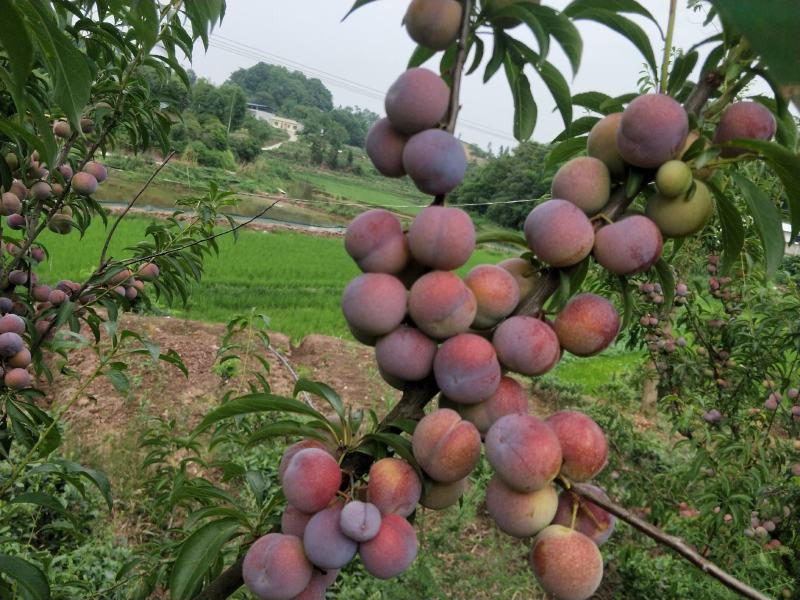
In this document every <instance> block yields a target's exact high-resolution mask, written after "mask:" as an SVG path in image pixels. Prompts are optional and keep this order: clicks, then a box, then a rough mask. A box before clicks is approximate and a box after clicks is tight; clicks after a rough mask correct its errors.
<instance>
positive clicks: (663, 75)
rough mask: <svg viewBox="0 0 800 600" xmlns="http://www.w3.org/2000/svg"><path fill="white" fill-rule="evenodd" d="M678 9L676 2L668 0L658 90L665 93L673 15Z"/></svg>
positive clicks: (673, 22)
mask: <svg viewBox="0 0 800 600" xmlns="http://www.w3.org/2000/svg"><path fill="white" fill-rule="evenodd" d="M677 9H678V0H670V3H669V20H668V21H667V37H666V39H665V40H664V59H663V60H662V61H661V78H660V80H659V82H658V84H659V88H658V90H659V91H660V92H661V93H662V94H666V93H667V80H668V79H669V59H670V55H671V54H672V37H673V35H674V33H675V14H676V12H677Z"/></svg>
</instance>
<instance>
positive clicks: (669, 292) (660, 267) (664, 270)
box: [654, 258, 675, 312]
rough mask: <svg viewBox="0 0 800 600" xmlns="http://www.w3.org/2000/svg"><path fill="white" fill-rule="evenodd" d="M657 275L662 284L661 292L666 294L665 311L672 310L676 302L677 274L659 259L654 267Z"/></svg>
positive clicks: (665, 262)
mask: <svg viewBox="0 0 800 600" xmlns="http://www.w3.org/2000/svg"><path fill="white" fill-rule="evenodd" d="M654 266H655V269H656V274H657V275H658V279H659V281H660V282H661V291H662V292H664V310H665V311H667V312H669V311H670V310H672V303H673V302H674V300H675V274H674V273H673V272H672V267H671V266H670V265H669V263H668V262H667V261H665V260H664V259H663V258H659V259H658V262H657V263H656V264H655V265H654Z"/></svg>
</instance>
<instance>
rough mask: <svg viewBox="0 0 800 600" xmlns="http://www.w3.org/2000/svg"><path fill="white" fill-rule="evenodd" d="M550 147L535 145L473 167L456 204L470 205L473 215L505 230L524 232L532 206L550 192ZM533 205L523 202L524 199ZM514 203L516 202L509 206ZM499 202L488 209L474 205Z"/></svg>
mask: <svg viewBox="0 0 800 600" xmlns="http://www.w3.org/2000/svg"><path fill="white" fill-rule="evenodd" d="M547 152H548V148H547V147H545V146H542V145H541V144H536V143H534V142H526V143H523V144H520V145H519V146H517V147H516V148H515V149H514V151H513V152H512V151H509V152H506V153H503V154H501V155H500V156H498V157H497V158H491V159H489V160H488V161H487V162H486V163H484V164H481V165H472V166H471V167H470V168H469V170H468V171H467V176H466V178H465V179H464V182H463V183H462V184H461V185H460V186H459V187H458V188H457V189H456V190H455V192H453V194H451V195H450V200H451V201H452V203H453V204H455V205H459V204H466V205H467V206H466V210H467V211H468V212H470V213H473V214H477V215H483V216H485V217H486V218H487V219H489V220H490V221H492V222H494V223H497V224H498V225H501V226H503V227H508V228H511V229H517V230H519V229H521V228H522V225H523V223H524V222H525V217H527V216H528V213H529V212H530V211H531V208H532V204H533V202H534V201H535V200H538V199H539V198H541V197H542V196H544V195H545V194H546V193H548V191H549V188H550V186H549V180H548V179H547V177H546V175H545V172H544V158H545V156H546V155H547ZM525 199H527V200H529V202H521V200H525ZM510 201H513V202H514V203H508V202H510ZM492 202H494V203H496V204H489V205H484V206H469V205H470V204H485V203H492Z"/></svg>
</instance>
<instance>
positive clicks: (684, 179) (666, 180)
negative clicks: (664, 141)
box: [656, 160, 692, 198]
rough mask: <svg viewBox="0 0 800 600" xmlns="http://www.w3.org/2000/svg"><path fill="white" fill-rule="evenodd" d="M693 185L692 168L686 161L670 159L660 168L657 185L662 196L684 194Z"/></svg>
mask: <svg viewBox="0 0 800 600" xmlns="http://www.w3.org/2000/svg"><path fill="white" fill-rule="evenodd" d="M691 186H692V170H691V169H690V168H689V165H687V164H686V163H685V162H683V161H680V160H668V161H667V162H665V163H664V164H663V165H661V166H660V167H659V168H658V172H657V173H656V187H657V188H658V191H659V193H660V194H661V195H662V196H665V197H667V198H677V197H678V196H683V195H684V194H685V193H686V192H688V191H689V188H690V187H691Z"/></svg>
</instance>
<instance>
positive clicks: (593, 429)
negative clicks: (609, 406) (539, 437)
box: [545, 410, 608, 481]
mask: <svg viewBox="0 0 800 600" xmlns="http://www.w3.org/2000/svg"><path fill="white" fill-rule="evenodd" d="M545 422H546V423H547V424H548V425H549V426H550V427H551V428H552V429H553V431H554V432H555V434H556V436H557V437H558V441H559V442H560V443H561V452H562V455H563V458H564V463H563V464H562V465H561V472H562V473H564V475H566V476H567V477H569V478H570V479H573V480H575V481H588V480H589V479H592V478H593V477H595V476H596V475H597V474H598V473H600V471H602V470H603V467H605V466H606V463H607V462H608V440H606V436H605V434H604V433H603V430H602V429H601V428H600V426H599V425H598V424H597V423H595V422H594V420H593V419H592V418H591V417H589V416H588V415H585V414H583V413H581V412H577V411H573V410H562V411H559V412H557V413H554V414H552V415H550V416H549V417H547V419H546V421H545Z"/></svg>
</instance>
